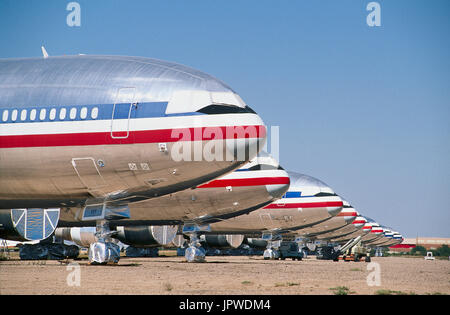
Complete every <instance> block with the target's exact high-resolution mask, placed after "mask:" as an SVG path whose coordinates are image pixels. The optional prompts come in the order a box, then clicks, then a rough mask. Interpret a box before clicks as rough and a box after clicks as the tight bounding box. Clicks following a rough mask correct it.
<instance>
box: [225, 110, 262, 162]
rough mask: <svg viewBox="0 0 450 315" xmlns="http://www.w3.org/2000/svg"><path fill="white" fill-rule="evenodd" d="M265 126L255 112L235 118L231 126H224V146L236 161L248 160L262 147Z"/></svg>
mask: <svg viewBox="0 0 450 315" xmlns="http://www.w3.org/2000/svg"><path fill="white" fill-rule="evenodd" d="M266 141H267V128H266V126H265V125H264V122H263V120H262V119H261V117H259V116H258V115H256V114H251V115H250V116H249V115H245V117H242V118H235V119H234V123H233V126H232V127H227V128H226V146H227V150H228V152H229V154H231V156H232V157H233V159H234V160H237V161H249V160H251V159H253V158H255V157H256V155H257V154H258V153H259V152H260V151H261V150H262V149H263V148H264V146H265V144H266Z"/></svg>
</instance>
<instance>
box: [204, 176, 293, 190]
mask: <svg viewBox="0 0 450 315" xmlns="http://www.w3.org/2000/svg"><path fill="white" fill-rule="evenodd" d="M289 182H290V181H289V177H257V178H235V179H218V180H214V181H212V182H209V183H207V184H203V185H200V186H198V187H197V188H213V187H228V186H231V187H239V186H262V185H288V184H289Z"/></svg>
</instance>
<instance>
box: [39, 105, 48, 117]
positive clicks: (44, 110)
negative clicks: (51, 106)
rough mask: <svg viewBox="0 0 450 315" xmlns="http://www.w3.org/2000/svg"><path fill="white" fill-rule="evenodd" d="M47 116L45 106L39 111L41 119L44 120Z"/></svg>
mask: <svg viewBox="0 0 450 315" xmlns="http://www.w3.org/2000/svg"><path fill="white" fill-rule="evenodd" d="M45 116H47V110H46V109H45V108H43V109H41V112H40V113H39V119H40V120H44V119H45Z"/></svg>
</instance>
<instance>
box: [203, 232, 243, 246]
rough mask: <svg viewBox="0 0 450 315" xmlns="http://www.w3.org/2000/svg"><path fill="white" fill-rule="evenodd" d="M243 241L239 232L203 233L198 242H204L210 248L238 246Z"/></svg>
mask: <svg viewBox="0 0 450 315" xmlns="http://www.w3.org/2000/svg"><path fill="white" fill-rule="evenodd" d="M243 241H244V235H240V234H229V235H224V234H217V235H214V234H204V235H201V236H200V242H202V243H204V244H205V245H206V247H212V248H220V249H225V248H238V247H239V246H241V244H242V242H243Z"/></svg>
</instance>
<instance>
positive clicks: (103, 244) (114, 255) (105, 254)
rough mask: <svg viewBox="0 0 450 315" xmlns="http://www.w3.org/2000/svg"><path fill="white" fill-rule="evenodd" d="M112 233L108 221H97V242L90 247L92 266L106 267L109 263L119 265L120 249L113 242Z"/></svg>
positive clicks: (89, 254)
mask: <svg viewBox="0 0 450 315" xmlns="http://www.w3.org/2000/svg"><path fill="white" fill-rule="evenodd" d="M114 233H116V232H112V231H111V230H110V229H109V224H108V221H106V220H100V221H97V226H96V233H95V236H96V238H97V242H95V243H92V244H91V245H90V246H89V251H88V256H89V263H90V264H91V265H106V264H107V263H117V262H118V261H119V259H120V247H119V246H118V245H117V244H115V243H113V242H112V238H111V235H113V234H114Z"/></svg>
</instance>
